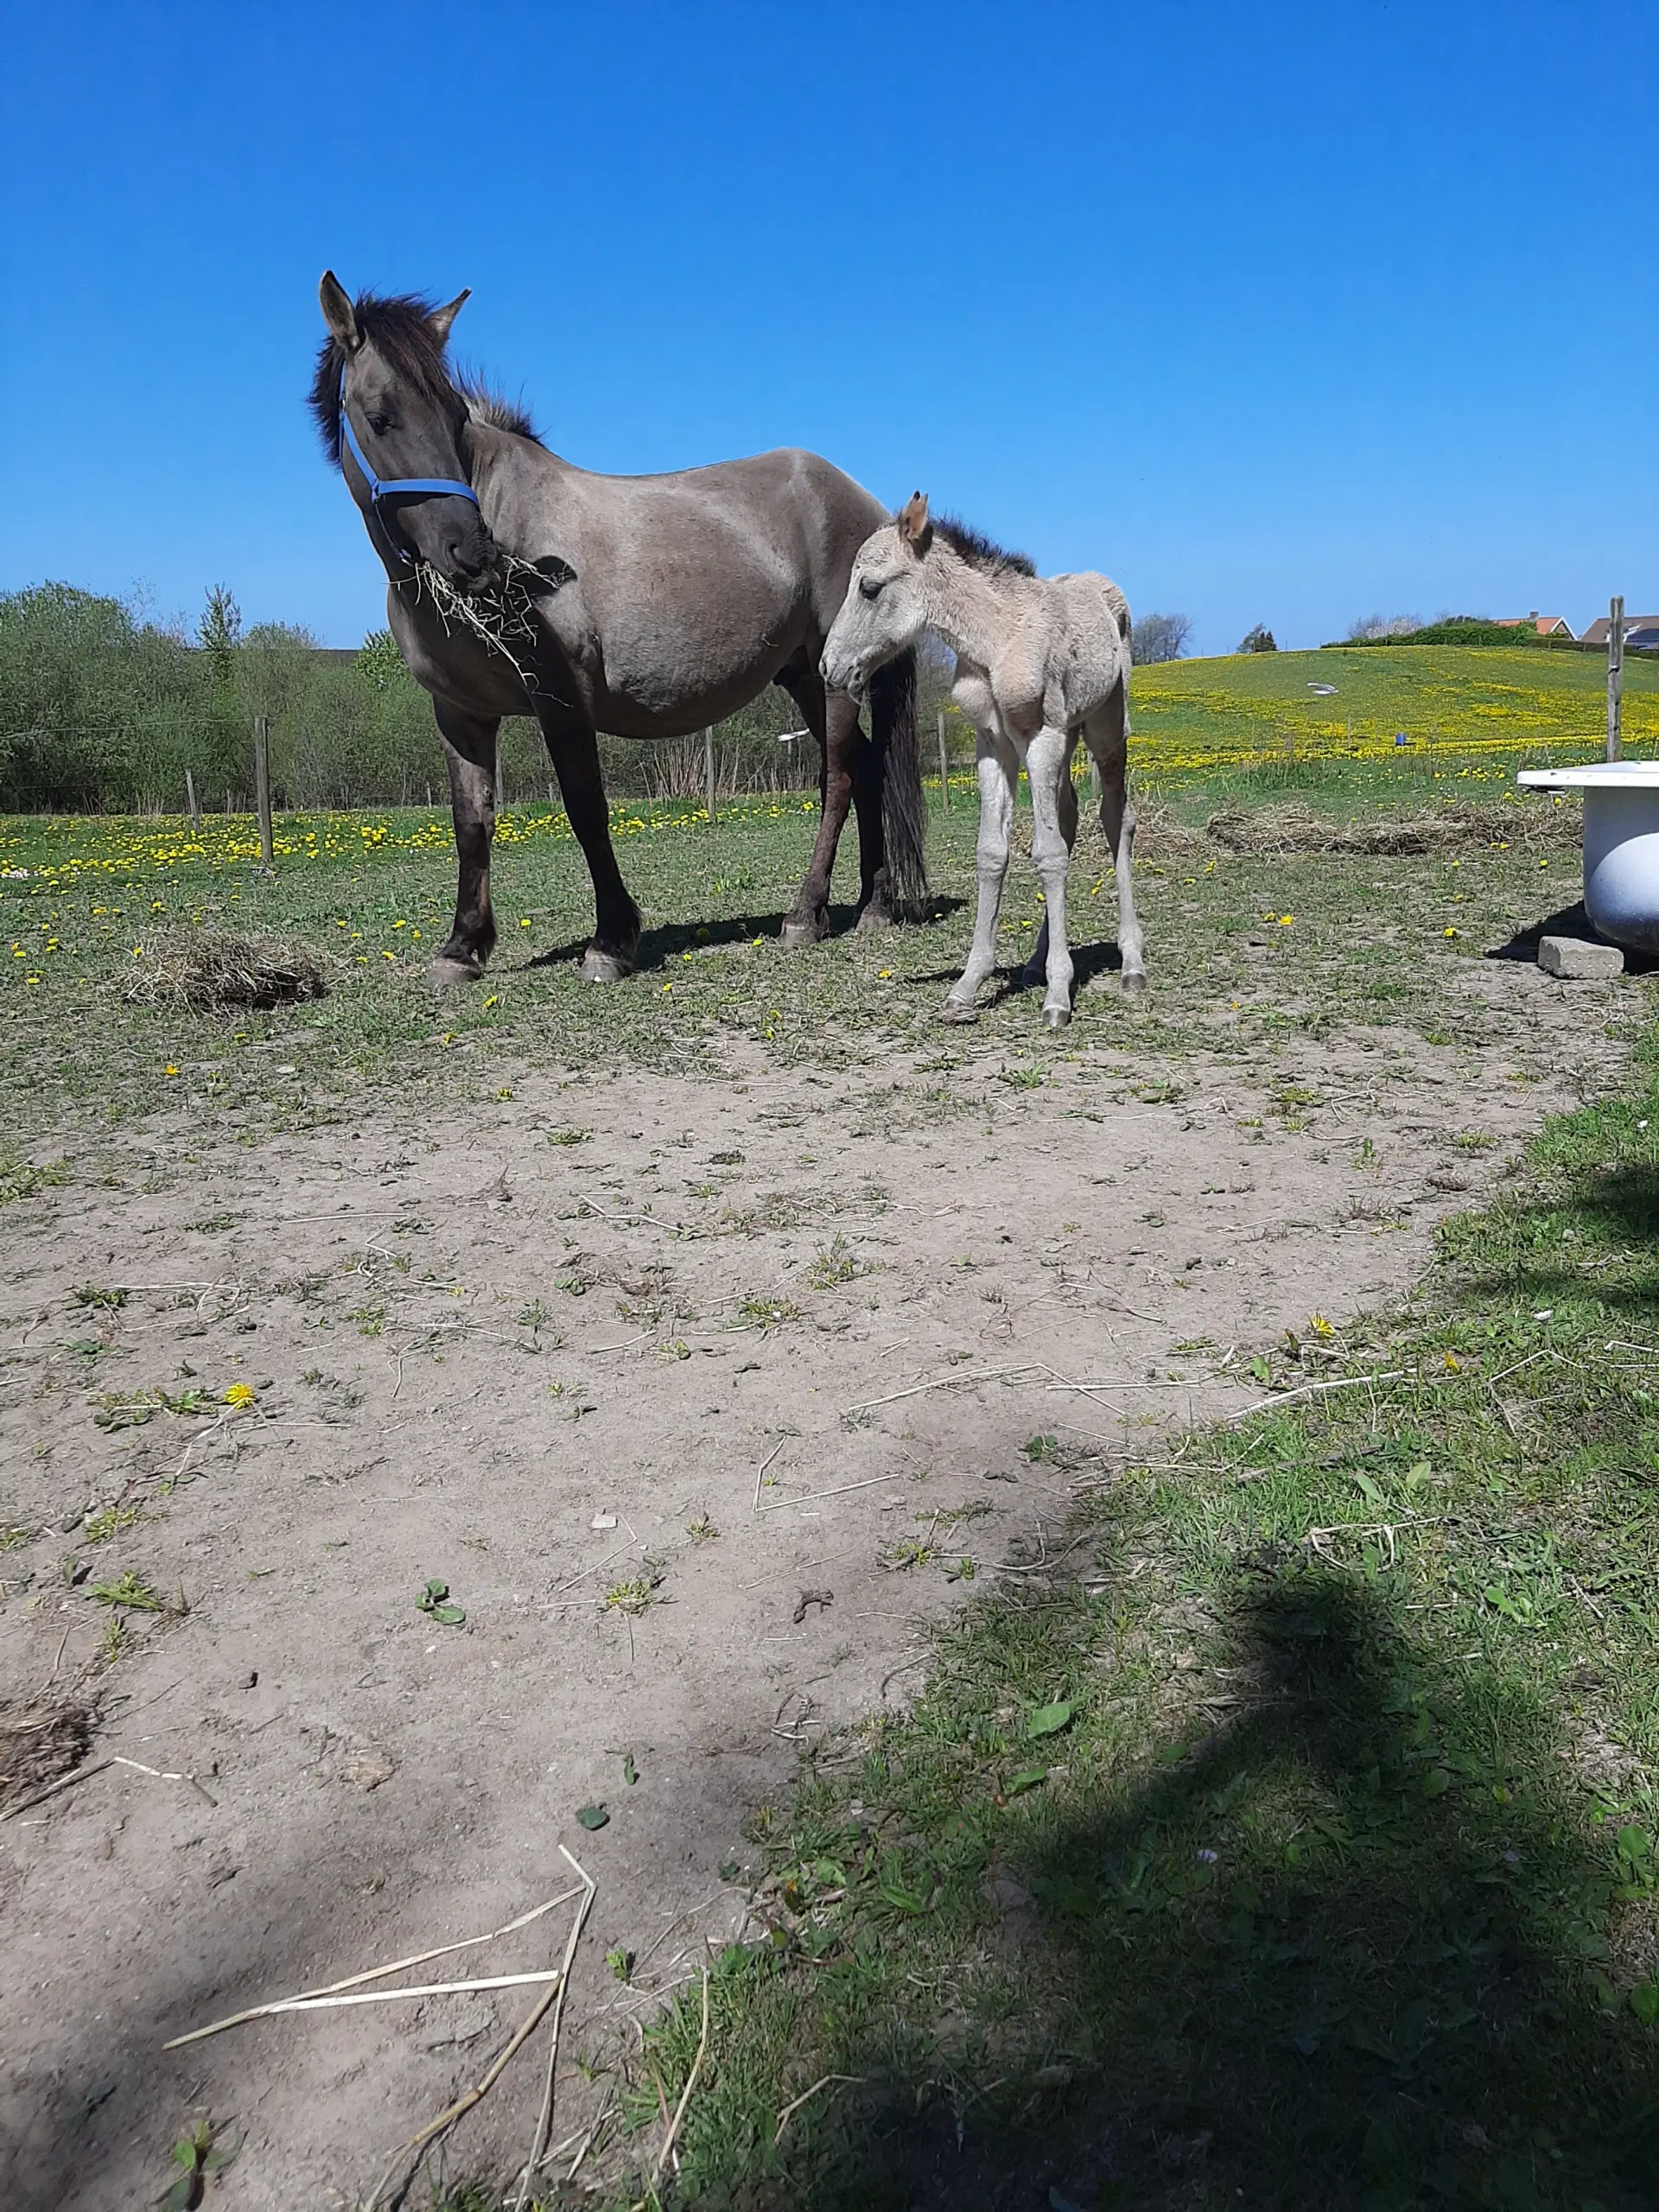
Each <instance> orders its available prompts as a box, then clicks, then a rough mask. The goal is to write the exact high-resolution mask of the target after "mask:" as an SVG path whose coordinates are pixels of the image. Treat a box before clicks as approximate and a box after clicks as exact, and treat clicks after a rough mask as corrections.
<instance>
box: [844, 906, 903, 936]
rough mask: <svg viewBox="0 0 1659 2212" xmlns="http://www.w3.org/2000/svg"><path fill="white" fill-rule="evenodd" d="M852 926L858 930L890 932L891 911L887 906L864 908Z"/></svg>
mask: <svg viewBox="0 0 1659 2212" xmlns="http://www.w3.org/2000/svg"><path fill="white" fill-rule="evenodd" d="M853 926H854V928H855V929H860V930H890V929H891V928H892V927H893V913H892V910H891V909H890V908H889V907H887V906H866V907H865V909H864V911H863V912H862V913H861V914H860V916H859V918H858V919H857V921H856V922H855V923H854V925H853Z"/></svg>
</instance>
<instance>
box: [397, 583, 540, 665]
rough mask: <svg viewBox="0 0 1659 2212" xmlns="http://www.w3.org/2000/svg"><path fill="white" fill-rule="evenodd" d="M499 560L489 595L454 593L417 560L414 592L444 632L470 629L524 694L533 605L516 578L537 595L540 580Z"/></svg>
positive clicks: (532, 640) (531, 642)
mask: <svg viewBox="0 0 1659 2212" xmlns="http://www.w3.org/2000/svg"><path fill="white" fill-rule="evenodd" d="M502 558H503V565H504V570H505V573H504V575H503V577H502V581H501V582H500V583H499V584H498V585H496V586H494V587H493V588H492V589H490V590H486V591H479V592H461V591H457V590H456V588H455V587H454V584H452V583H451V582H450V581H449V579H448V576H446V575H444V573H443V571H442V569H435V568H434V567H433V566H432V564H431V563H430V562H429V561H423V562H422V563H420V565H419V567H418V568H417V569H416V571H415V582H416V589H417V590H419V591H425V592H427V593H429V594H430V597H431V600H432V604H433V606H434V607H435V609H436V611H437V616H438V620H439V621H440V622H442V625H443V626H444V628H445V629H446V630H448V629H449V628H450V627H451V626H453V625H454V624H457V623H458V624H459V625H460V626H461V628H462V629H463V630H470V631H471V632H472V633H473V635H474V637H475V638H477V639H480V641H481V642H482V643H483V644H484V645H487V646H489V648H490V650H491V651H492V652H498V653H499V654H500V656H501V658H502V659H503V660H505V662H506V663H507V664H508V666H509V667H511V668H512V670H513V671H514V672H515V673H516V674H517V676H518V680H519V682H520V683H523V684H524V687H525V689H526V690H533V688H534V686H533V684H532V682H531V671H530V670H529V668H527V667H526V665H525V662H526V661H527V660H528V659H529V658H530V657H531V648H532V647H533V646H534V645H535V642H536V625H535V621H534V620H533V617H534V614H535V601H533V599H532V598H531V594H530V592H529V591H528V590H527V589H526V588H525V587H524V583H523V582H521V581H520V574H521V572H522V574H523V575H529V576H531V577H533V578H534V579H535V582H536V583H537V585H538V586H539V587H540V588H542V589H543V590H545V589H546V588H547V585H546V580H545V578H543V576H542V575H539V574H538V573H537V570H535V569H532V568H531V566H530V564H529V563H528V562H525V561H520V560H518V558H517V557H516V556H514V555H513V554H511V553H508V554H505V555H504V556H502ZM521 656H522V657H523V658H521Z"/></svg>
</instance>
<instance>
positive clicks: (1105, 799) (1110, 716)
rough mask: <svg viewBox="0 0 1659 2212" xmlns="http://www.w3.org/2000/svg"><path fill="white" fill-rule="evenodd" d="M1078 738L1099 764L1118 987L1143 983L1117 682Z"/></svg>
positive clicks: (1125, 734) (1124, 708)
mask: <svg viewBox="0 0 1659 2212" xmlns="http://www.w3.org/2000/svg"><path fill="white" fill-rule="evenodd" d="M1084 743H1085V744H1086V745H1087V746H1088V747H1089V750H1090V753H1091V754H1092V755H1093V757H1094V760H1095V762H1096V766H1098V768H1099V770H1100V826H1101V828H1102V829H1103V830H1104V831H1105V833H1106V842H1107V844H1108V846H1109V848H1110V849H1111V855H1112V869H1113V873H1114V874H1116V878H1117V949H1118V950H1119V952H1120V953H1121V954H1122V957H1123V988H1124V989H1125V990H1126V991H1130V992H1135V991H1144V990H1145V989H1146V988H1147V956H1146V941H1145V939H1144V938H1142V936H1141V925H1140V922H1139V921H1138V920H1137V919H1136V918H1135V803H1134V801H1133V800H1132V799H1131V798H1130V797H1129V702H1128V696H1127V691H1126V687H1125V686H1124V685H1123V684H1122V683H1120V684H1119V685H1118V687H1117V690H1116V691H1115V692H1114V693H1113V694H1112V696H1111V697H1110V698H1109V700H1108V701H1107V702H1106V704H1105V705H1104V706H1103V708H1101V709H1100V710H1099V712H1098V713H1097V714H1094V715H1090V718H1089V720H1088V721H1087V722H1086V723H1085V724H1084Z"/></svg>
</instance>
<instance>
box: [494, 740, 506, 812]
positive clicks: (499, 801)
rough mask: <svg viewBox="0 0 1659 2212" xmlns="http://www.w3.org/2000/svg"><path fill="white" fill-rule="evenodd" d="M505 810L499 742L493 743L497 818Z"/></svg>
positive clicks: (503, 775) (503, 778)
mask: <svg viewBox="0 0 1659 2212" xmlns="http://www.w3.org/2000/svg"><path fill="white" fill-rule="evenodd" d="M506 810H507V774H506V770H505V767H504V766H503V765H502V760H501V740H500V739H499V737H498V738H497V739H496V741H495V811H496V814H497V816H498V817H499V816H501V815H503V814H505V812H506Z"/></svg>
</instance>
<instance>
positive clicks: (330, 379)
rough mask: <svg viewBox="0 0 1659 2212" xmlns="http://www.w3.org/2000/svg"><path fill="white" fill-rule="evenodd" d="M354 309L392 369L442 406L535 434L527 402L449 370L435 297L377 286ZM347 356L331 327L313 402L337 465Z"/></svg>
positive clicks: (504, 427)
mask: <svg viewBox="0 0 1659 2212" xmlns="http://www.w3.org/2000/svg"><path fill="white" fill-rule="evenodd" d="M352 311H353V314H354V315H356V317H357V327H358V328H359V330H360V331H361V332H362V334H363V335H364V337H365V339H367V340H371V341H372V344H373V346H374V349H375V351H376V352H377V353H378V354H379V355H380V357H381V359H383V360H384V361H385V363H386V365H387V366H388V367H389V368H390V369H391V371H392V372H393V374H394V375H395V376H397V378H400V379H401V380H402V381H403V382H404V383H406V384H409V385H412V386H413V387H414V389H415V390H416V391H417V392H419V393H420V394H421V396H422V397H423V398H425V399H429V400H432V401H434V402H435V404H437V405H439V406H441V407H442V406H446V405H448V406H454V405H456V404H459V405H461V406H462V407H464V408H467V409H469V410H471V411H472V412H473V413H474V414H475V415H477V416H479V417H480V419H481V420H482V421H484V422H486V423H493V424H494V425H495V426H496V428H497V429H502V430H510V431H512V433H513V434H514V435H515V436H518V437H521V438H536V430H535V427H534V425H533V424H532V423H531V419H530V416H528V415H527V414H526V413H525V411H524V408H523V407H522V406H519V405H517V404H514V403H513V402H512V401H511V400H509V399H506V398H504V397H503V396H502V395H501V393H499V391H493V389H492V388H491V387H490V386H489V385H486V383H484V381H483V380H482V378H477V377H468V376H455V377H452V376H451V375H450V373H449V365H448V361H447V360H446V359H445V358H444V348H443V344H442V340H440V339H439V337H438V335H437V333H436V332H435V330H434V329H433V327H432V324H431V321H430V317H431V315H432V314H433V303H432V302H431V301H430V300H423V299H421V298H419V297H418V296H416V295H415V294H414V293H410V292H403V293H393V294H391V295H390V296H387V297H385V298H382V297H381V296H379V295H378V293H374V292H359V295H358V296H357V298H356V299H355V300H354V301H353V302H352ZM345 366H346V353H345V349H344V348H343V347H342V346H341V345H340V341H339V340H338V339H337V338H335V337H334V335H333V334H332V333H331V334H330V335H329V336H328V337H327V338H326V339H325V340H323V342H322V344H321V346H320V347H319V348H318V351H317V368H316V374H315V376H314V377H313V378H312V379H311V391H310V397H309V402H308V404H309V406H310V409H311V415H312V419H313V421H314V422H315V423H316V426H317V435H319V436H320V437H321V440H322V449H323V451H324V453H326V454H327V456H328V459H329V460H330V461H331V462H332V463H333V464H334V467H336V468H338V467H340V374H341V372H342V371H343V370H344V368H345ZM536 442H537V444H539V443H540V442H541V441H540V440H539V439H537V441H536Z"/></svg>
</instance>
